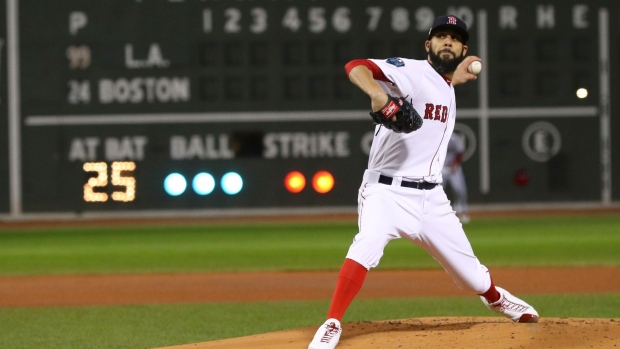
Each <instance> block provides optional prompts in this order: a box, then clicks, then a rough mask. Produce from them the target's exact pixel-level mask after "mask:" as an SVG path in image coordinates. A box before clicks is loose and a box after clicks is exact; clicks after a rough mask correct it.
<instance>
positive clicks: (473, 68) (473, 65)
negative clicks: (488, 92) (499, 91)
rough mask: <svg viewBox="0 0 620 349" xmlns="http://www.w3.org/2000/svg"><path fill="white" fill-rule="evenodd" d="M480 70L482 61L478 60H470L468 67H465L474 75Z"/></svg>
mask: <svg viewBox="0 0 620 349" xmlns="http://www.w3.org/2000/svg"><path fill="white" fill-rule="evenodd" d="M481 70H482V63H480V62H478V61H473V62H471V64H470V65H469V67H467V71H468V72H470V73H472V74H475V75H478V74H480V71H481Z"/></svg>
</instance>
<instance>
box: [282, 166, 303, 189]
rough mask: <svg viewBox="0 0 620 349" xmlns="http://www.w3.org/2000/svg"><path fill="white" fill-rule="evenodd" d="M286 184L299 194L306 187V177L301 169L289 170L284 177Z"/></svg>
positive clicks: (287, 187)
mask: <svg viewBox="0 0 620 349" xmlns="http://www.w3.org/2000/svg"><path fill="white" fill-rule="evenodd" d="M284 186H285V187H286V190H288V191H289V192H291V193H293V194H297V193H299V192H301V191H302V190H304V188H305V187H306V177H304V175H303V174H302V173H301V172H299V171H292V172H289V173H288V174H287V175H286V177H284Z"/></svg>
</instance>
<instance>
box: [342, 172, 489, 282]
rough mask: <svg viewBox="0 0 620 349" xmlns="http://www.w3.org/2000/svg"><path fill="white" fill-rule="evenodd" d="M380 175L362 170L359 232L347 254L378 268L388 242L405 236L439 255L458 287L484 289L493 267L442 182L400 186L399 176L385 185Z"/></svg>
mask: <svg viewBox="0 0 620 349" xmlns="http://www.w3.org/2000/svg"><path fill="white" fill-rule="evenodd" d="M379 176H380V173H378V172H375V171H370V170H366V171H365V172H364V179H363V182H362V185H361V187H360V189H359V195H358V213H359V218H358V225H359V233H358V234H357V235H356V236H355V238H354V240H353V243H352V244H351V246H350V248H349V252H348V254H347V258H349V259H352V260H354V261H356V262H358V263H360V264H361V265H362V266H364V267H366V268H367V269H370V268H374V267H376V266H377V265H378V264H379V261H380V259H381V257H382V256H383V250H384V248H385V246H386V245H387V244H388V242H390V241H391V240H394V239H399V238H407V239H409V240H411V241H412V242H414V243H415V244H416V245H418V246H420V247H422V248H423V249H424V250H426V251H427V252H428V253H429V254H430V255H431V256H432V257H433V258H435V260H437V261H438V262H439V263H440V264H441V265H442V266H443V268H444V269H445V270H446V272H447V273H448V274H449V275H450V276H451V277H452V279H453V280H454V282H455V283H456V284H457V285H458V286H459V287H460V288H462V289H465V290H468V291H471V292H474V293H475V294H481V293H484V292H486V291H487V290H488V289H489V287H491V277H490V275H489V272H488V270H487V268H486V267H485V266H483V265H481V264H480V262H479V261H478V258H477V257H476V256H475V255H474V252H473V250H472V247H471V244H470V243H469V240H468V239H467V236H466V235H465V232H464V231H463V226H462V225H461V222H460V221H459V219H458V218H457V217H456V215H455V212H454V211H453V210H452V207H451V206H450V201H449V200H448V198H447V196H446V193H445V192H444V190H443V187H442V186H441V185H438V186H436V187H435V188H433V189H431V190H420V189H414V188H407V187H401V186H400V183H401V180H402V179H401V178H398V177H396V178H394V180H393V181H392V185H386V184H382V183H378V180H379Z"/></svg>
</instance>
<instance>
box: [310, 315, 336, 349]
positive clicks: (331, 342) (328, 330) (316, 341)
mask: <svg viewBox="0 0 620 349" xmlns="http://www.w3.org/2000/svg"><path fill="white" fill-rule="evenodd" d="M341 333H342V327H341V326H340V321H338V320H336V319H327V321H325V323H324V324H323V325H322V326H321V327H319V329H318V330H317V331H316V334H315V335H314V338H313V339H312V342H310V345H309V346H308V349H334V348H335V347H336V345H337V344H338V341H339V340H340V334H341Z"/></svg>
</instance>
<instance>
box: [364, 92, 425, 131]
mask: <svg viewBox="0 0 620 349" xmlns="http://www.w3.org/2000/svg"><path fill="white" fill-rule="evenodd" d="M370 116H372V119H373V120H374V121H375V122H376V123H377V124H379V125H383V126H384V127H385V128H388V129H390V130H392V131H394V132H396V133H409V132H413V131H415V130H417V129H419V128H420V127H422V122H423V121H422V117H421V116H420V114H418V112H417V111H416V110H415V109H414V108H413V105H411V103H410V102H408V101H407V100H406V99H405V98H404V97H399V98H396V97H392V96H389V95H388V101H387V103H386V104H385V105H384V106H383V108H381V109H379V110H378V111H374V112H373V111H371V112H370ZM394 116H396V118H395V120H392V117H394Z"/></svg>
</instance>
